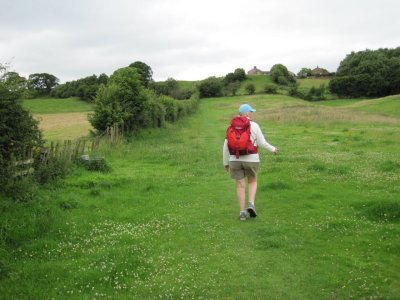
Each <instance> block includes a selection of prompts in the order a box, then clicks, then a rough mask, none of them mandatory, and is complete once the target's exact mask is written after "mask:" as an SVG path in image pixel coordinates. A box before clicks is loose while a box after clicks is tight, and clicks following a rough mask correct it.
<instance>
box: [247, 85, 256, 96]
mask: <svg viewBox="0 0 400 300" xmlns="http://www.w3.org/2000/svg"><path fill="white" fill-rule="evenodd" d="M245 89H246V92H247V94H249V95H253V94H254V92H255V91H256V86H255V85H254V84H253V83H248V84H247V85H246V87H245Z"/></svg>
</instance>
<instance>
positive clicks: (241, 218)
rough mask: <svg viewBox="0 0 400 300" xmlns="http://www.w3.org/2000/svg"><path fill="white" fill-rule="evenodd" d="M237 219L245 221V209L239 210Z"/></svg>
mask: <svg viewBox="0 0 400 300" xmlns="http://www.w3.org/2000/svg"><path fill="white" fill-rule="evenodd" d="M239 219H240V221H246V219H247V216H246V212H245V211H241V212H240V215H239Z"/></svg>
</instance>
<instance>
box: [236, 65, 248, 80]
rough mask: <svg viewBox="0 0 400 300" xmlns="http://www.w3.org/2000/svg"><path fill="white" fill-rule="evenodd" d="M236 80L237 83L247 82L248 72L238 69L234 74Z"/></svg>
mask: <svg viewBox="0 0 400 300" xmlns="http://www.w3.org/2000/svg"><path fill="white" fill-rule="evenodd" d="M233 75H234V77H235V80H237V81H240V82H241V81H245V80H246V78H247V77H246V72H245V71H244V69H242V68H237V69H236V70H235V72H234V73H233Z"/></svg>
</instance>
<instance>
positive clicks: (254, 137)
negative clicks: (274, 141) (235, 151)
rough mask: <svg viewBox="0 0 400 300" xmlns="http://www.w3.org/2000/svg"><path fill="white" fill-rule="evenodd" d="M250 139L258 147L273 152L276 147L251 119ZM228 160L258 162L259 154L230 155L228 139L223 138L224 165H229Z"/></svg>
mask: <svg viewBox="0 0 400 300" xmlns="http://www.w3.org/2000/svg"><path fill="white" fill-rule="evenodd" d="M250 140H251V142H252V143H253V144H254V145H255V146H256V147H258V148H259V149H260V148H263V149H267V150H269V151H271V152H275V151H276V148H275V147H274V146H272V145H270V144H269V143H268V142H267V140H266V139H265V137H264V134H263V133H262V131H261V128H260V126H259V125H258V124H257V123H256V122H253V121H250ZM230 161H247V162H259V161H260V156H259V155H258V153H256V154H247V155H240V156H239V158H236V156H235V155H231V154H230V153H229V149H228V141H227V139H225V142H224V147H223V162H224V166H227V165H229V162H230Z"/></svg>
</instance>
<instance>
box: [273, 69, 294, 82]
mask: <svg viewBox="0 0 400 300" xmlns="http://www.w3.org/2000/svg"><path fill="white" fill-rule="evenodd" d="M271 78H272V81H273V82H275V83H277V84H281V85H289V84H295V83H296V78H295V77H294V76H293V75H292V74H290V72H289V71H288V69H287V68H286V67H285V66H284V65H282V64H276V65H274V66H273V67H272V68H271Z"/></svg>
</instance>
